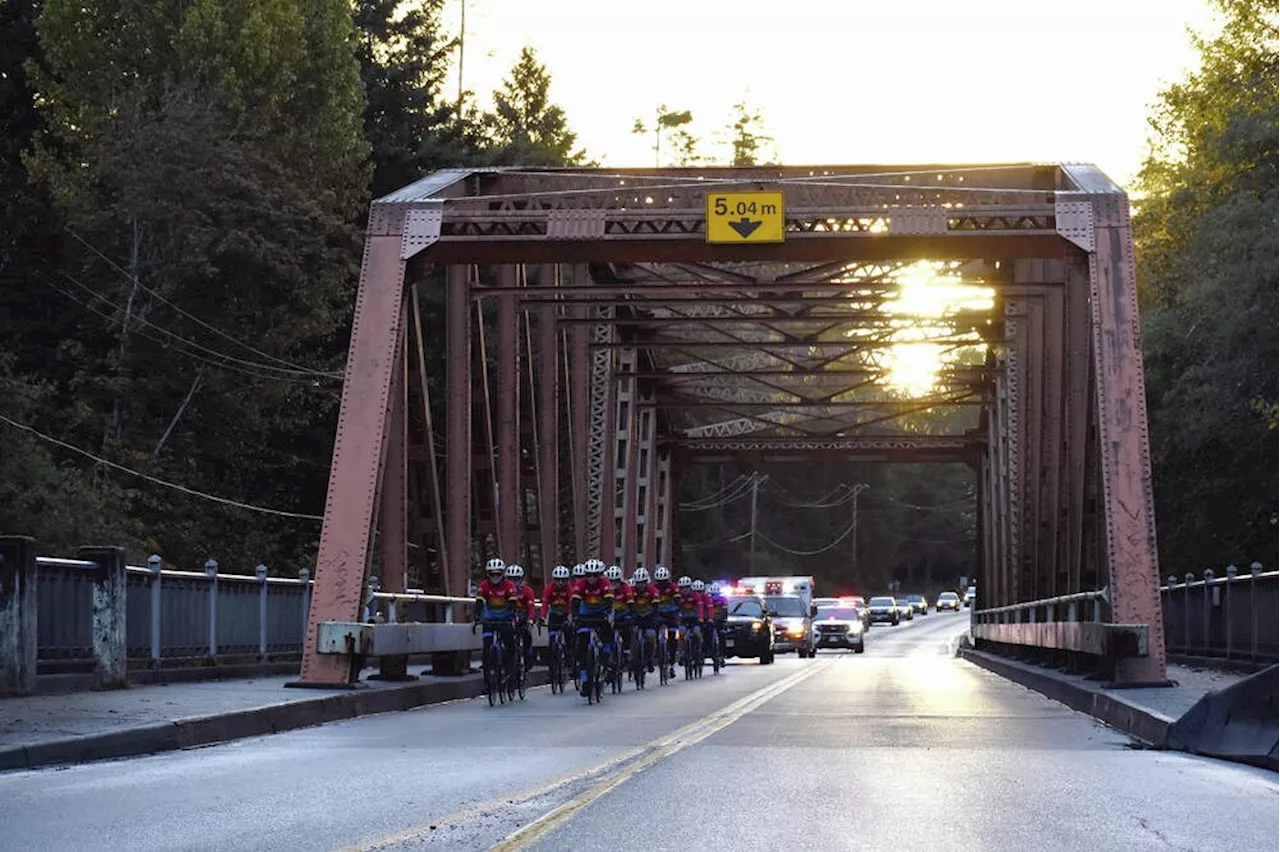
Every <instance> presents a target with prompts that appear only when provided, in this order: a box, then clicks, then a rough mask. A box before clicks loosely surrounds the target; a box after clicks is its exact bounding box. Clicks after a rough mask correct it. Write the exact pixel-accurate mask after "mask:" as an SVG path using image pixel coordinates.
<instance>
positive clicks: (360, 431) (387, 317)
mask: <svg viewBox="0 0 1280 852" xmlns="http://www.w3.org/2000/svg"><path fill="white" fill-rule="evenodd" d="M370 219H371V230H372V219H373V216H372V215H371V217H370ZM400 246H401V241H400V238H399V237H398V236H376V235H373V234H371V235H370V236H369V237H368V238H367V239H366V243H365V259H364V264H363V266H362V267H361V271H360V284H359V289H358V290H357V293H356V305H355V322H354V324H353V327H352V336H351V343H350V346H349V349H348V352H347V368H346V374H345V376H344V379H343V385H342V404H341V407H340V408H339V411H338V428H337V432H336V435H335V437H334V451H333V462H332V468H331V472H330V474H329V488H328V491H327V493H326V496H325V507H324V523H323V526H322V527H321V531H320V547H319V551H318V553H317V554H316V572H315V587H314V591H313V592H312V596H311V604H310V610H309V614H308V617H307V639H306V644H305V645H304V646H303V655H302V669H301V675H300V677H299V680H298V684H299V685H302V686H313V687H325V686H335V685H346V684H347V683H348V682H349V680H350V676H351V672H350V666H349V661H348V660H347V659H345V658H344V657H340V656H335V655H325V654H320V653H319V650H318V648H317V645H316V640H317V635H318V632H319V626H320V624H321V623H323V622H325V621H355V620H356V619H357V618H358V617H359V615H360V605H361V603H362V601H363V593H364V585H365V572H366V570H367V568H368V558H369V550H370V547H369V545H370V542H371V539H372V537H373V527H374V522H375V520H376V514H375V513H376V508H377V506H376V504H377V494H376V493H375V492H376V489H377V485H378V473H379V471H380V470H381V469H382V463H383V455H384V452H385V441H386V430H385V420H386V416H387V403H388V400H389V398H390V395H391V388H392V384H393V381H394V376H395V371H396V369H397V368H398V367H399V366H400V364H399V362H398V361H397V359H396V357H395V356H396V352H397V350H398V348H399V346H400V339H401V336H402V335H403V331H404V330H403V328H402V327H401V326H400V323H401V321H402V318H403V315H404V313H403V303H404V273H405V269H404V263H403V262H402V261H401V259H400Z"/></svg>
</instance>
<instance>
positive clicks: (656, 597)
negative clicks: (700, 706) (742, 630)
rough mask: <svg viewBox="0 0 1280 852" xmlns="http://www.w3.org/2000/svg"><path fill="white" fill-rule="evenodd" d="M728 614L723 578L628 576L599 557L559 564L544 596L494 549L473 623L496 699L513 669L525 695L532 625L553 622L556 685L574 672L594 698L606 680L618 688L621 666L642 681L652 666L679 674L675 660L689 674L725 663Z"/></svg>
mask: <svg viewBox="0 0 1280 852" xmlns="http://www.w3.org/2000/svg"><path fill="white" fill-rule="evenodd" d="M727 618H728V602H727V601H726V599H725V597H724V596H723V595H722V594H721V593H720V588H719V586H718V585H717V584H715V583H712V584H710V585H709V586H708V585H707V584H705V583H704V582H703V581H702V580H696V579H693V578H690V577H680V578H679V579H678V580H673V579H672V578H671V571H670V570H669V569H667V568H665V567H662V566H659V567H657V568H656V569H654V572H653V576H652V577H650V576H649V571H648V570H647V569H645V568H643V567H641V568H637V569H636V570H635V573H633V574H632V575H631V576H630V577H626V578H624V577H623V572H622V569H621V568H620V567H618V566H617V565H611V566H609V567H608V568H606V567H605V564H604V562H602V561H601V560H599V559H588V560H586V561H585V562H583V563H581V564H579V565H575V566H573V568H572V569H570V568H569V567H568V566H566V565H557V566H556V567H555V569H554V570H552V572H551V581H550V582H549V583H547V585H546V587H545V588H544V589H543V590H542V595H541V598H540V603H539V598H538V597H537V596H535V594H534V591H533V588H532V587H531V586H530V585H528V584H527V583H526V582H525V577H524V569H523V568H522V567H521V566H519V565H507V564H506V563H505V562H503V560H501V559H496V558H495V559H490V560H489V561H488V562H487V563H485V579H484V580H483V581H482V582H481V583H480V586H479V588H478V589H477V590H476V609H475V616H474V621H473V624H472V630H475V629H476V627H477V626H483V628H484V666H485V676H486V684H489V685H490V687H489V692H490V701H491V702H492V701H493V698H494V690H495V688H496V689H497V691H498V693H499V694H501V693H502V692H503V687H502V685H501V683H502V678H504V677H506V675H507V672H508V671H510V672H512V673H513V679H514V681H516V682H517V684H518V688H519V689H520V691H521V693H522V694H523V689H524V677H523V675H524V673H525V672H528V671H529V669H530V668H532V666H533V642H532V630H533V629H534V627H535V626H536V627H537V629H538V630H539V631H541V630H542V629H543V628H544V627H545V628H546V629H547V630H548V631H549V633H548V646H549V666H550V667H551V686H552V689H553V690H555V689H556V688H557V685H559V688H560V689H563V688H564V681H565V680H567V679H568V678H567V677H566V675H567V674H568V673H572V680H573V682H574V686H575V688H576V689H577V691H578V692H579V693H580V694H581V695H582V696H584V697H586V698H587V699H588V700H589V701H592V700H599V698H600V697H601V695H602V692H603V684H604V683H606V682H608V683H611V684H612V685H613V686H614V691H619V690H620V689H621V684H622V677H623V674H624V673H625V674H626V675H627V676H629V677H630V678H631V679H632V680H633V681H634V682H635V684H636V687H637V688H638V689H642V688H644V680H645V675H646V674H652V673H653V672H654V670H655V668H656V669H657V670H658V672H659V675H660V680H661V682H662V683H666V682H667V681H668V680H669V679H671V678H674V677H675V667H676V664H677V662H680V663H681V665H683V666H684V667H685V676H686V677H699V676H701V672H702V668H703V665H704V664H705V661H706V659H707V658H708V657H710V658H711V660H712V665H713V668H714V670H715V671H716V672H718V671H719V670H720V667H721V665H722V664H723V657H722V655H721V652H720V648H721V641H720V634H721V632H722V631H723V629H724V625H725V622H726V620H727ZM504 660H505V661H506V662H505V663H504V662H503V661H504ZM517 661H519V663H517ZM520 664H522V665H520ZM521 668H522V669H523V670H522V671H520V670H519V669H521ZM557 669H559V671H557ZM491 678H492V679H491Z"/></svg>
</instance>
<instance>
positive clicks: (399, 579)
mask: <svg viewBox="0 0 1280 852" xmlns="http://www.w3.org/2000/svg"><path fill="white" fill-rule="evenodd" d="M402 301H403V302H404V305H403V307H402V308H401V317H400V328H401V329H402V331H401V334H400V341H399V344H398V346H397V348H396V355H395V360H396V363H395V367H394V371H393V373H392V377H391V389H390V392H389V393H388V397H387V417H386V438H385V439H384V442H385V446H386V449H385V450H384V451H383V456H382V475H381V477H380V481H379V483H378V494H379V497H380V503H381V512H380V514H381V516H382V529H381V544H382V571H381V574H380V575H379V577H378V580H379V584H380V586H381V587H382V589H383V590H384V591H388V592H403V591H404V590H405V580H406V577H407V575H408V568H409V565H408V562H409V554H408V548H407V546H406V542H407V540H408V537H409V530H408V515H409V505H408V499H407V497H408V488H409V483H408V477H409V469H408V468H409V453H408V446H407V442H408V437H409V435H408V433H409V423H408V417H409V406H408V404H407V401H406V399H405V397H406V395H407V394H408V392H409V387H408V385H409V383H408V377H407V375H406V373H407V370H408V366H409V361H408V356H409V353H408V347H407V346H406V345H405V344H406V340H405V338H406V337H407V334H406V333H405V332H406V331H407V329H408V325H409V323H408V309H409V304H408V300H407V299H402ZM401 674H403V672H401Z"/></svg>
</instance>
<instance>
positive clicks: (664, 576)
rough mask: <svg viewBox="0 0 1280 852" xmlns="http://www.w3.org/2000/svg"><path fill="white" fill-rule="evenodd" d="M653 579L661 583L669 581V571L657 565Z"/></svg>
mask: <svg viewBox="0 0 1280 852" xmlns="http://www.w3.org/2000/svg"><path fill="white" fill-rule="evenodd" d="M653 579H654V580H656V581H658V582H659V583H661V582H662V581H663V580H670V579H671V569H670V568H667V567H665V566H663V565H659V566H658V569H657V570H656V571H654V572H653Z"/></svg>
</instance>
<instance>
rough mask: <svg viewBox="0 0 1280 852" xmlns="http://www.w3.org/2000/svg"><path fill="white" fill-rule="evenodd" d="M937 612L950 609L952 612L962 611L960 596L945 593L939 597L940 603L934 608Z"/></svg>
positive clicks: (953, 593)
mask: <svg viewBox="0 0 1280 852" xmlns="http://www.w3.org/2000/svg"><path fill="white" fill-rule="evenodd" d="M934 609H935V610H936V611H937V612H942V611H943V610H944V609H949V610H951V611H952V612H959V611H960V596H959V595H957V594H956V593H955V592H943V593H942V594H940V595H938V603H937V604H936V605H935V606H934Z"/></svg>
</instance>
